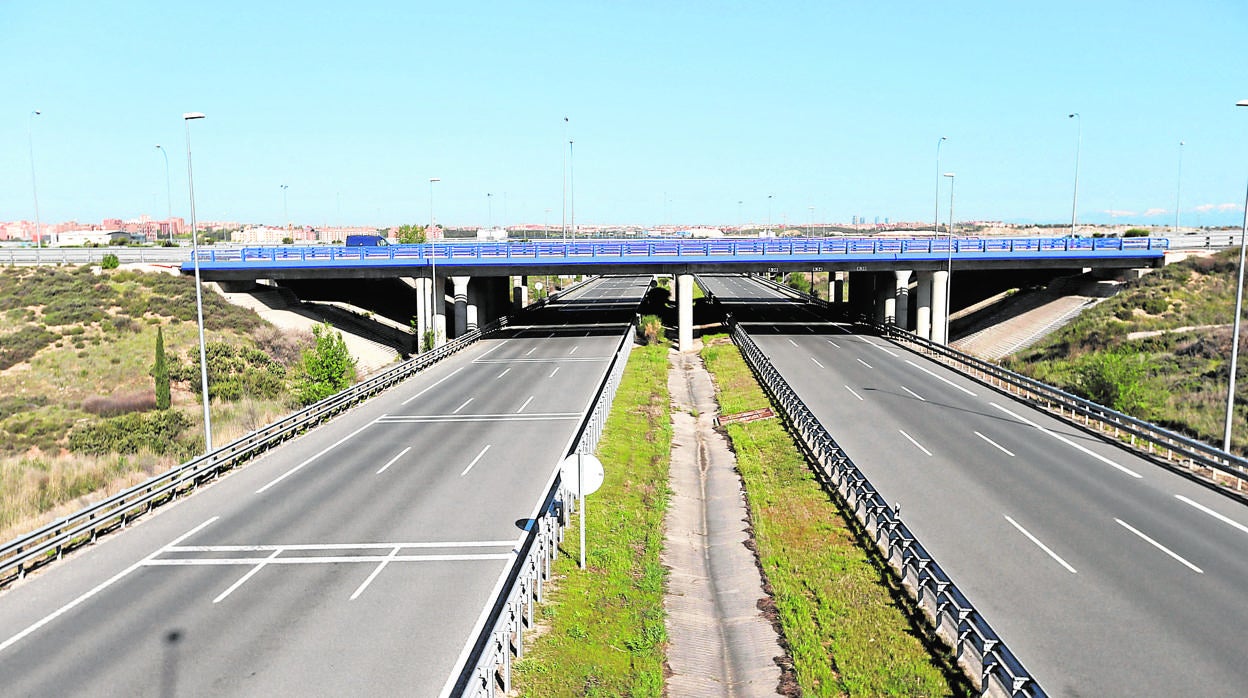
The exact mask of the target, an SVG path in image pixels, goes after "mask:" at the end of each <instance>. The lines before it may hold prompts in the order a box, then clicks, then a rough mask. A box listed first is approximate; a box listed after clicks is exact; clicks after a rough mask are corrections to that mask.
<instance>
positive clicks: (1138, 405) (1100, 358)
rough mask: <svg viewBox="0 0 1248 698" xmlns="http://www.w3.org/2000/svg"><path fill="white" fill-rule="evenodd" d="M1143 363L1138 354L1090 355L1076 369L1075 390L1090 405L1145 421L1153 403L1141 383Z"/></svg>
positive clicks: (1150, 394) (1141, 357)
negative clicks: (1088, 401)
mask: <svg viewBox="0 0 1248 698" xmlns="http://www.w3.org/2000/svg"><path fill="white" fill-rule="evenodd" d="M1146 362H1147V357H1144V356H1141V355H1139V354H1126V353H1117V352H1105V353H1101V354H1093V355H1091V356H1088V357H1087V358H1086V359H1085V360H1084V361H1083V362H1082V363H1081V364H1080V365H1079V367H1078V388H1079V390H1080V392H1082V393H1083V394H1084V395H1086V396H1087V398H1088V399H1089V400H1092V401H1093V402H1096V403H1099V404H1101V405H1104V406H1106V407H1109V408H1112V409H1115V410H1118V411H1119V412H1125V413H1126V414H1129V415H1132V416H1133V417H1138V418H1140V419H1146V418H1147V417H1148V415H1149V414H1150V412H1151V411H1152V408H1153V407H1154V406H1155V402H1156V401H1155V400H1154V399H1153V394H1152V391H1151V390H1150V389H1149V387H1148V386H1147V384H1146V383H1145V378H1146V376H1147V375H1148V364H1147V363H1146Z"/></svg>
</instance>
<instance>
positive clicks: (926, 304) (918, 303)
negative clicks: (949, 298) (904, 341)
mask: <svg viewBox="0 0 1248 698" xmlns="http://www.w3.org/2000/svg"><path fill="white" fill-rule="evenodd" d="M915 291H916V293H917V298H916V299H915V310H914V333H915V334H917V335H919V336H920V337H922V338H923V339H931V338H932V272H930V271H921V272H919V273H918V279H917V284H916V286H915Z"/></svg>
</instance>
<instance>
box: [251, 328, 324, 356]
mask: <svg viewBox="0 0 1248 698" xmlns="http://www.w3.org/2000/svg"><path fill="white" fill-rule="evenodd" d="M251 337H252V339H254V340H256V346H257V348H259V350H260V351H262V352H264V353H265V354H268V355H269V356H270V357H272V358H273V359H274V360H276V361H278V362H279V363H281V364H282V365H284V366H294V365H295V364H297V363H299V360H300V359H301V358H302V357H303V350H304V349H308V348H310V347H312V346H313V342H314V340H313V337H312V333H311V332H309V331H307V330H282V329H279V328H277V327H274V326H273V325H261V326H259V327H257V328H256V329H255V331H254V332H252V333H251Z"/></svg>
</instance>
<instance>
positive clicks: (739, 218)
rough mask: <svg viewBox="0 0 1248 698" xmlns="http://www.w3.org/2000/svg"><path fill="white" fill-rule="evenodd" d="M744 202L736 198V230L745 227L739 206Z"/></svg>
mask: <svg viewBox="0 0 1248 698" xmlns="http://www.w3.org/2000/svg"><path fill="white" fill-rule="evenodd" d="M744 204H745V202H744V201H741V200H740V199H738V200H737V230H738V231H741V230H744V229H745V217H744V216H742V215H741V207H742V206H743V205H744Z"/></svg>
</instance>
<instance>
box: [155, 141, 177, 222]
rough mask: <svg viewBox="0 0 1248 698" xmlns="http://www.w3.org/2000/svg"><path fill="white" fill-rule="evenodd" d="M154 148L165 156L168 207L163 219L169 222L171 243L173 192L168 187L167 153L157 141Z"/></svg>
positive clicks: (166, 203) (166, 202)
mask: <svg viewBox="0 0 1248 698" xmlns="http://www.w3.org/2000/svg"><path fill="white" fill-rule="evenodd" d="M156 150H159V151H160V154H161V155H163V156H165V205H166V207H167V208H168V211H167V212H166V215H165V220H166V221H167V222H168V223H169V244H170V245H172V244H173V193H172V190H171V189H170V188H169V153H166V152H165V149H164V148H162V147H160V144H159V143H157V144H156Z"/></svg>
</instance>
